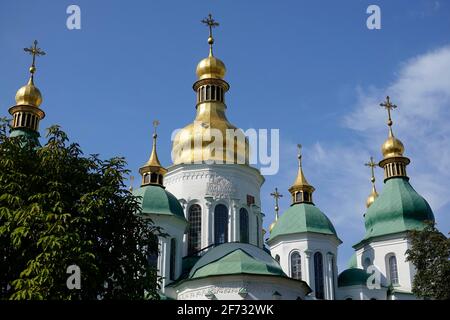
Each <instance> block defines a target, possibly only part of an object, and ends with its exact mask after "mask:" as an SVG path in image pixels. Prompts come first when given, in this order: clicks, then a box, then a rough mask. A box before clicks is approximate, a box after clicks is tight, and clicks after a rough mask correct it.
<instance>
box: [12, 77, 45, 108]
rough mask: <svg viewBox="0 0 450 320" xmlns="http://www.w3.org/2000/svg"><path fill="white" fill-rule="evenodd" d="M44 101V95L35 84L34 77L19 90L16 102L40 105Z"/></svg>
mask: <svg viewBox="0 0 450 320" xmlns="http://www.w3.org/2000/svg"><path fill="white" fill-rule="evenodd" d="M41 103H42V95H41V92H40V91H39V89H38V88H36V87H35V86H34V83H33V77H31V78H30V80H29V81H28V83H27V84H26V85H24V86H23V87H22V88H20V89H19V90H17V93H16V104H17V105H29V106H33V107H39V106H40V105H41Z"/></svg>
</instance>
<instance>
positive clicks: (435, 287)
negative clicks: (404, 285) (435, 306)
mask: <svg viewBox="0 0 450 320" xmlns="http://www.w3.org/2000/svg"><path fill="white" fill-rule="evenodd" d="M408 238H409V239H410V241H411V248H410V249H408V250H407V251H406V255H407V258H406V261H411V262H412V263H413V264H414V265H415V266H416V269H417V273H416V275H415V277H414V281H413V288H412V291H413V293H414V294H415V295H416V296H418V297H422V298H431V299H450V261H449V257H450V239H448V238H447V237H446V236H445V235H443V234H442V233H440V232H439V230H437V229H436V227H435V224H434V222H428V223H427V226H426V227H425V228H424V229H423V230H421V231H417V230H414V231H410V232H409V233H408Z"/></svg>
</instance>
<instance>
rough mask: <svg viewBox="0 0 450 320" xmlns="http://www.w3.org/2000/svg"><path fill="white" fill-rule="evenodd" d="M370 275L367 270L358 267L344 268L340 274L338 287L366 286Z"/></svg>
mask: <svg viewBox="0 0 450 320" xmlns="http://www.w3.org/2000/svg"><path fill="white" fill-rule="evenodd" d="M369 276H370V274H368V273H367V272H366V271H364V270H362V269H358V268H351V269H347V270H344V271H342V272H341V274H340V275H339V276H338V287H349V286H358V285H363V286H365V285H366V284H367V279H368V278H369Z"/></svg>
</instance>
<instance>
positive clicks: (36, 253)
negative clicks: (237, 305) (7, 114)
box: [0, 119, 160, 300]
mask: <svg viewBox="0 0 450 320" xmlns="http://www.w3.org/2000/svg"><path fill="white" fill-rule="evenodd" d="M9 129H10V128H9V125H8V124H7V122H6V120H5V119H0V299H69V300H73V299H144V298H155V299H157V298H158V294H157V289H158V281H157V275H156V270H155V269H154V268H153V267H151V266H150V265H149V264H148V261H147V257H148V256H150V255H152V254H153V255H154V254H155V253H157V250H158V242H157V235H158V234H160V233H159V229H158V228H156V227H154V226H153V224H152V223H151V221H149V220H144V219H142V218H141V217H140V216H139V215H136V213H138V212H139V210H140V208H139V204H138V202H137V199H136V198H135V197H134V196H132V194H131V193H130V192H129V191H128V190H127V188H126V187H125V184H124V176H126V175H127V174H128V173H129V172H128V170H126V169H125V165H126V163H125V161H124V159H123V158H112V159H110V160H106V161H103V160H100V159H99V157H98V155H90V156H88V157H84V156H83V153H82V151H81V150H80V147H79V146H78V145H77V144H75V143H72V144H69V143H68V138H67V136H66V134H65V133H64V132H63V131H61V130H60V128H59V127H58V126H53V127H51V128H49V129H48V133H47V136H46V137H47V143H46V144H45V145H44V146H43V147H40V146H38V145H37V144H36V140H35V139H32V138H29V137H27V136H20V137H16V138H10V137H8V131H9ZM73 264H75V265H77V266H79V268H80V270H81V289H80V290H77V289H75V290H69V289H68V288H67V285H66V281H67V278H68V277H69V276H70V274H67V273H66V271H67V267H68V266H70V265H73Z"/></svg>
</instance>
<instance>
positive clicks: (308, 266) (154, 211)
mask: <svg viewBox="0 0 450 320" xmlns="http://www.w3.org/2000/svg"><path fill="white" fill-rule="evenodd" d="M203 22H204V23H205V24H206V25H207V26H208V27H209V37H208V44H209V54H208V56H207V57H206V58H204V59H203V60H201V61H200V62H199V63H198V65H197V69H196V76H197V79H196V81H195V82H194V84H193V90H194V92H195V95H196V98H195V99H196V100H195V103H196V114H195V118H194V119H193V122H192V123H189V124H187V125H186V126H185V127H184V128H183V129H182V130H180V131H178V133H177V135H176V136H175V139H174V140H173V145H172V160H173V163H172V164H171V165H170V166H168V167H167V168H166V167H164V166H163V165H162V164H161V162H160V160H159V159H158V153H157V132H156V127H157V125H158V122H157V121H155V122H154V127H155V128H154V133H153V146H152V150H149V153H150V157H149V159H148V161H147V162H146V163H145V164H144V165H143V166H142V167H141V168H140V169H139V173H140V175H141V183H140V186H139V187H138V188H135V189H132V190H131V192H132V193H133V194H134V195H135V196H137V197H138V199H139V201H140V206H141V208H142V210H141V212H139V213H138V214H140V215H142V216H143V217H144V218H147V219H151V221H152V222H153V223H154V224H155V225H156V226H159V227H161V228H162V229H163V230H164V232H165V233H166V234H167V235H166V236H164V237H160V238H159V254H158V255H157V256H153V257H149V259H148V260H149V263H150V264H153V265H154V266H155V267H156V268H157V270H158V274H159V276H160V277H161V279H162V282H161V289H160V296H161V299H174V300H274V299H276V300H316V299H323V300H371V299H376V300H402V299H410V300H411V299H416V297H415V296H414V295H413V294H412V292H411V290H412V282H413V279H414V275H415V267H414V266H413V265H412V264H411V263H410V262H407V261H406V259H405V258H406V257H405V252H406V250H407V249H408V248H409V247H410V243H409V240H408V239H407V238H406V233H407V232H408V231H409V230H420V229H422V228H423V227H424V226H425V221H434V216H433V212H432V210H431V208H430V206H429V204H428V203H427V201H426V200H425V199H424V198H423V197H422V196H420V195H419V194H418V193H417V192H416V191H415V190H414V188H413V187H412V185H411V184H410V178H409V177H408V175H407V170H406V169H407V166H408V164H409V163H410V159H409V158H407V157H406V156H405V155H404V154H405V147H404V145H403V143H402V142H401V141H400V140H399V139H398V138H397V137H396V136H395V135H394V130H393V121H392V118H391V111H392V110H393V109H394V108H395V107H396V106H395V105H394V104H393V103H392V102H391V101H390V98H389V97H387V98H386V101H385V102H383V103H382V104H381V106H382V107H384V108H385V109H386V110H387V113H388V122H387V125H388V128H387V139H386V141H385V142H384V143H383V144H382V146H381V152H382V160H381V161H380V162H379V163H378V164H376V163H375V162H374V161H373V159H371V161H370V162H369V163H367V164H366V165H367V166H369V167H370V168H371V170H372V178H371V182H372V191H371V193H370V195H369V197H368V199H367V203H366V207H367V210H366V213H365V214H364V227H365V231H366V233H365V236H364V238H363V239H361V240H360V241H359V242H358V243H356V244H354V245H353V248H354V254H353V256H352V258H351V260H350V261H349V263H348V268H347V269H346V270H341V271H338V268H337V264H336V261H337V257H338V247H339V246H340V245H341V244H342V241H341V240H340V238H339V235H338V233H337V232H336V229H335V228H334V226H333V222H332V221H331V220H330V219H329V218H328V217H327V215H326V213H324V212H322V211H321V210H320V208H319V206H320V204H316V203H315V202H314V193H315V192H320V190H315V188H314V186H313V184H311V183H310V182H309V181H308V180H307V178H306V176H307V175H308V172H304V170H303V167H302V154H301V146H300V145H299V152H298V154H297V157H298V170H297V172H293V173H292V185H291V187H290V188H289V189H288V191H289V193H290V197H291V201H290V202H291V205H290V207H289V208H288V209H287V210H286V211H285V212H282V213H281V214H279V208H278V199H279V197H280V193H279V192H278V190H277V189H276V190H275V191H274V193H272V194H271V195H270V196H272V197H274V198H275V201H276V206H275V211H276V215H275V221H273V223H272V224H271V225H270V228H269V233H268V234H266V231H265V230H263V227H262V226H263V219H264V214H263V210H262V208H261V194H260V190H261V186H262V185H263V183H264V180H265V178H264V177H263V176H262V175H261V173H260V171H259V170H258V169H257V168H256V167H253V166H251V165H250V163H249V154H250V152H251V150H250V145H249V141H248V139H246V138H244V139H240V138H239V136H242V135H243V133H242V130H240V129H238V127H237V126H234V125H233V124H231V123H230V122H229V121H228V119H227V117H226V109H227V107H228V105H227V104H226V95H227V94H228V90H229V88H230V86H229V84H228V83H227V81H226V80H225V76H226V67H225V64H224V62H223V61H221V60H220V59H219V58H218V57H216V56H215V55H214V53H213V44H214V38H213V33H212V30H213V27H215V26H217V25H218V24H217V22H215V21H214V20H213V19H212V17H211V16H209V17H208V18H207V19H205V20H203ZM27 50H28V51H29V52H30V53H31V54H32V56H33V63H32V66H31V67H30V70H29V71H30V78H29V81H28V82H27V84H26V85H24V86H23V87H21V88H20V89H19V90H18V91H17V94H16V97H15V100H16V104H15V105H14V106H12V107H11V108H10V109H9V113H10V114H11V115H12V130H11V134H10V135H11V136H13V137H14V136H19V135H27V136H30V137H32V138H33V139H36V140H37V139H38V138H39V122H40V121H41V120H42V119H43V118H44V117H45V113H44V111H43V110H42V109H41V108H40V105H41V103H42V96H41V93H40V91H39V89H38V88H37V87H36V86H35V81H34V75H35V72H36V67H35V57H36V56H38V55H42V54H44V52H43V51H41V50H40V49H39V48H38V47H37V42H35V43H34V46H33V47H31V48H29V49H27ZM211 130H215V131H216V132H220V133H221V134H222V136H223V137H225V138H224V140H223V141H222V143H221V144H220V145H219V146H218V147H217V145H216V147H215V149H214V152H211V148H210V142H208V141H200V142H198V141H197V137H199V136H200V137H203V136H207V135H209V134H210V131H211ZM230 130H231V131H233V132H235V133H236V134H235V135H233V136H231V137H230V136H229V135H227V132H229V131H230ZM230 140H231V141H230ZM294 156H295V155H294ZM223 159H227V160H228V161H226V162H224V161H223ZM377 165H378V166H379V167H381V168H382V169H383V170H384V185H383V188H382V191H381V192H380V193H378V192H377V190H376V187H375V177H374V173H373V170H374V167H376V166H377Z"/></svg>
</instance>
